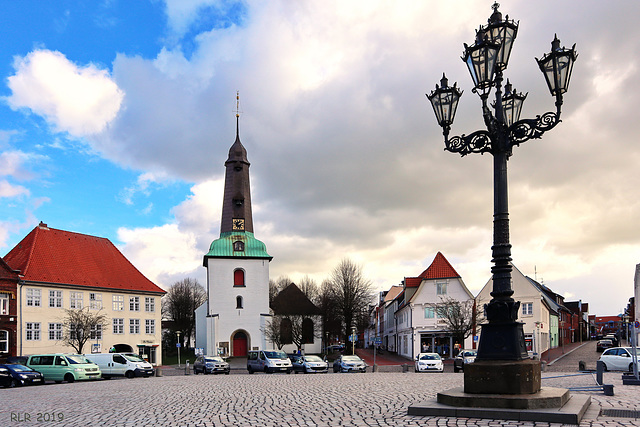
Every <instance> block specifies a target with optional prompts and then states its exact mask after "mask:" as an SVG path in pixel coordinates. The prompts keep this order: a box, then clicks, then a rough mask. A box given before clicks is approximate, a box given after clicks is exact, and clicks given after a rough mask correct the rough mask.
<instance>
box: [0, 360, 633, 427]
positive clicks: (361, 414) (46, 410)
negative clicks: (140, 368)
mask: <svg viewBox="0 0 640 427" xmlns="http://www.w3.org/2000/svg"><path fill="white" fill-rule="evenodd" d="M571 373H575V370H574V371H573V372H571ZM544 376H548V375H547V374H546V373H545V374H543V377H544ZM462 382H463V375H462V374H454V373H442V374H441V373H429V374H415V373H412V372H411V373H382V372H377V373H366V374H333V373H329V374H316V375H301V374H299V375H293V374H292V375H286V374H272V375H268V374H261V373H260V374H254V375H247V374H240V373H232V375H219V376H212V375H197V376H194V375H189V376H185V375H173V376H164V377H154V378H136V379H132V380H129V379H112V380H99V381H92V382H76V383H73V384H66V383H64V384H47V385H45V386H34V387H24V388H14V389H2V390H0V426H19V425H36V424H37V425H51V426H54V425H55V426H95V425H105V426H107V425H108V426H156V425H162V426H218V425H220V426H301V425H302V426H316V425H318V426H461V425H465V426H466V425H469V426H483V427H487V426H488V427H494V426H496V427H498V426H536V427H537V426H550V427H557V426H559V424H556V425H550V424H548V423H532V422H516V421H498V420H486V419H475V418H447V417H415V416H409V415H407V408H408V406H409V405H411V404H413V403H416V402H420V401H424V400H425V399H428V398H432V397H435V395H436V393H437V392H438V391H442V390H446V389H449V388H453V387H460V386H462ZM605 383H607V384H614V392H615V395H614V396H605V395H604V394H603V393H602V392H601V391H600V392H597V391H593V392H588V393H589V394H590V395H591V397H592V405H591V407H590V409H589V410H588V411H587V414H586V416H585V418H584V419H583V421H582V424H581V426H614V425H615V426H617V425H620V426H631V425H634V426H640V420H638V419H634V418H611V417H606V416H603V415H599V413H600V409H601V408H616V409H627V410H638V409H640V408H639V407H638V406H639V404H640V387H638V386H624V385H622V379H621V373H619V372H617V373H616V372H607V373H605ZM592 384H594V380H593V378H592V376H591V375H583V376H575V377H564V378H555V379H543V386H545V387H576V386H585V385H592ZM583 393H585V392H583Z"/></svg>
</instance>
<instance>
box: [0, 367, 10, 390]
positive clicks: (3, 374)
mask: <svg viewBox="0 0 640 427" xmlns="http://www.w3.org/2000/svg"><path fill="white" fill-rule="evenodd" d="M12 382H13V377H12V376H11V372H9V370H8V369H7V368H4V367H3V365H0V385H1V386H2V387H9V386H11V383H12Z"/></svg>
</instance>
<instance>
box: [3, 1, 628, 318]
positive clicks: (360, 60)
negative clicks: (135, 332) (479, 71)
mask: <svg viewBox="0 0 640 427" xmlns="http://www.w3.org/2000/svg"><path fill="white" fill-rule="evenodd" d="M450 3H451V4H449V3H447V4H444V2H438V1H425V2H413V1H406V2H405V1H399V2H371V1H366V0H362V1H355V0H354V1H353V2H341V1H337V0H336V1H329V0H327V1H314V0H310V1H305V2H290V1H285V0H282V1H278V0H274V1H270V2H263V1H257V0H256V1H252V0H246V1H226V0H219V1H216V0H165V1H162V0H137V1H126V2H125V1H121V0H104V1H97V2H82V1H56V2H43V1H20V2H3V3H2V5H1V6H0V23H1V25H0V36H1V39H2V40H3V43H2V44H0V75H1V77H2V78H1V79H0V81H1V84H0V97H1V98H0V101H1V102H0V199H1V201H2V203H1V204H0V252H2V253H3V254H4V253H6V252H8V251H9V250H10V249H11V248H12V247H13V246H14V245H15V244H16V243H17V242H19V241H20V239H22V238H23V237H24V236H25V235H26V234H27V233H28V232H29V231H30V230H31V229H32V228H33V227H34V226H36V225H37V224H38V222H39V221H43V222H45V223H47V224H48V225H49V226H50V227H53V228H58V229H65V230H70V231H76V232H81V233H87V234H92V235H97V236H102V237H107V238H109V239H110V240H112V241H113V242H114V243H115V244H116V245H118V247H119V248H120V249H121V250H122V251H123V253H124V254H125V255H126V256H127V257H128V258H129V259H130V260H131V261H132V262H133V263H134V265H136V266H137V267H138V268H139V269H140V270H141V271H142V272H143V273H144V274H145V275H147V276H148V277H149V278H150V279H152V280H154V281H155V282H156V283H158V284H159V285H160V286H163V287H167V286H169V285H171V284H172V283H173V282H175V281H177V280H181V279H182V278H184V277H195V278H197V279H198V280H199V281H200V282H201V283H203V284H204V283H205V282H206V280H205V275H204V274H205V272H204V268H203V267H202V256H203V255H204V254H205V253H206V252H207V249H208V246H209V244H210V243H211V241H212V240H214V239H215V238H216V237H218V235H219V222H220V208H221V201H222V177H223V173H224V161H225V160H226V156H227V152H228V149H229V147H230V146H231V144H232V143H233V141H234V139H235V117H234V112H233V110H234V109H235V95H236V91H240V98H241V101H240V102H241V110H242V113H243V114H242V115H241V118H240V137H241V140H242V142H243V144H244V145H245V147H246V148H247V150H248V156H249V161H250V162H251V164H252V165H251V178H252V196H253V204H254V223H255V229H256V237H257V238H259V239H260V240H262V241H264V242H265V243H266V245H267V248H268V251H269V252H270V254H271V255H273V256H274V259H273V261H272V263H271V276H272V278H277V277H279V276H282V275H287V276H289V277H290V278H291V279H292V280H294V281H295V280H299V279H300V278H301V277H302V276H304V275H308V276H309V277H311V278H313V279H314V280H316V281H317V282H318V283H319V282H321V281H322V280H323V279H324V278H326V277H328V275H329V272H330V271H331V269H332V268H333V267H335V265H337V263H338V261H339V260H340V259H341V258H344V257H350V258H352V259H353V260H354V261H356V262H358V263H359V264H361V265H362V266H363V269H364V273H365V275H366V276H367V277H369V278H370V279H371V280H372V281H373V283H374V285H375V287H376V288H377V289H388V288H389V287H390V286H392V285H395V284H398V283H400V281H401V280H402V279H403V278H404V277H406V276H416V275H418V274H419V273H420V272H422V271H423V270H424V269H425V268H426V267H427V266H428V265H429V264H430V263H431V261H432V260H433V258H434V257H435V254H436V253H437V252H438V251H441V252H442V253H443V254H444V255H445V257H447V259H448V260H449V261H450V262H451V263H452V265H453V266H454V268H456V270H457V271H458V272H459V273H460V274H461V275H462V277H463V280H464V281H465V283H466V284H467V286H468V287H469V288H470V289H471V291H472V292H473V293H474V294H475V293H477V292H478V291H479V290H480V288H481V287H482V286H484V284H485V283H486V282H487V280H488V279H489V269H490V259H491V257H490V246H491V220H492V203H491V200H492V184H491V178H492V171H491V169H492V164H491V163H492V162H491V159H490V158H489V157H488V156H478V155H472V156H467V157H464V158H460V157H459V156H457V155H454V154H452V153H447V152H444V151H443V141H442V134H441V129H440V128H439V127H438V126H437V124H436V122H435V119H434V117H433V114H432V111H431V107H430V106H429V104H428V101H427V100H426V98H425V96H424V94H425V93H427V92H430V91H431V90H432V89H433V88H434V87H435V84H436V83H438V82H439V80H440V77H441V76H442V72H443V71H444V72H446V73H447V77H449V80H450V82H458V85H459V86H460V87H461V88H462V89H464V91H465V92H464V95H463V97H462V99H461V101H460V107H459V110H458V115H457V117H456V122H455V123H454V126H453V129H452V134H454V135H456V134H457V135H459V134H462V133H466V134H469V133H471V132H473V131H474V130H476V129H479V128H480V127H481V126H482V120H481V115H480V102H479V100H478V98H477V97H476V96H475V95H474V94H473V93H472V92H471V85H470V80H469V76H468V71H467V70H466V67H465V66H464V64H463V63H462V62H461V61H460V54H461V53H462V50H463V43H465V42H466V43H469V44H470V43H472V41H473V38H474V29H476V28H477V27H478V26H479V25H480V24H484V23H485V22H486V19H487V18H488V17H489V15H490V14H491V8H490V5H491V3H492V2H478V1H471V0H469V1H460V2H455V4H454V3H453V2H450ZM639 9H640V5H639V4H637V3H636V2H626V1H613V2H606V3H603V2H601V1H597V0H586V1H585V0H568V1H566V2H561V3H558V2H555V1H551V0H542V1H540V2H528V1H524V0H522V1H518V0H513V1H512V0H509V1H504V2H502V4H501V7H500V10H501V11H502V12H503V14H508V15H509V16H510V17H511V18H512V19H516V20H519V21H520V29H519V33H518V38H517V39H516V42H515V44H514V49H513V52H512V56H511V61H510V64H509V67H508V69H507V71H506V76H507V77H509V78H510V80H511V81H512V83H513V84H514V86H515V87H516V88H517V89H518V90H519V91H523V92H529V96H528V98H527V101H526V103H525V107H524V112H523V117H534V116H535V115H536V114H542V113H544V112H545V111H551V110H553V109H554V106H553V99H552V98H551V96H549V94H548V91H547V89H546V86H545V84H544V79H543V78H542V75H541V73H540V72H539V70H538V69H537V66H536V64H535V62H534V57H541V56H542V55H544V53H545V52H547V51H548V50H549V48H550V42H551V40H552V38H553V36H554V34H555V33H557V34H558V37H559V38H560V40H561V41H562V44H563V45H566V46H571V45H572V44H573V43H577V50H578V52H579V57H578V61H577V63H576V67H575V69H574V75H573V78H572V81H571V86H570V90H569V93H568V94H567V95H566V97H565V103H564V106H563V122H562V123H561V124H560V125H559V126H557V127H556V128H555V129H554V130H553V131H551V132H548V133H547V134H545V136H544V137H543V138H542V139H541V140H536V141H530V142H527V143H525V144H523V145H522V146H521V147H518V148H516V149H515V150H514V156H513V157H512V158H511V160H510V161H509V180H510V195H509V196H510V208H511V210H510V213H511V242H512V245H513V259H514V263H515V264H516V266H517V267H518V268H519V269H520V270H521V271H522V272H523V273H524V274H526V275H529V276H531V277H533V276H534V275H536V277H537V278H538V279H539V280H543V281H544V283H545V284H546V285H547V286H549V287H550V288H552V289H554V290H555V291H556V292H559V293H561V294H564V295H565V297H566V298H567V300H573V299H582V300H583V301H585V302H589V303H590V304H591V311H592V313H595V314H598V315H609V314H616V313H618V312H619V311H620V310H621V309H622V308H623V307H624V306H625V305H626V303H627V301H628V298H629V297H631V296H632V295H633V274H634V270H635V264H637V263H639V262H640V234H639V233H637V221H638V218H640V197H639V196H640V194H639V191H640V190H638V188H640V186H639V185H638V184H640V181H639V179H640V178H639V175H638V171H637V165H638V164H639V162H640V146H639V145H638V144H637V142H636V140H637V131H636V128H637V124H636V122H637V118H636V115H637V114H636V113H635V111H636V110H637V99H639V97H640V90H639V88H638V81H639V79H638V78H637V77H638V72H639V71H638V70H639V69H640V67H639V66H638V58H640V55H638V53H640V37H639V35H638V31H640V30H638V29H637V28H636V27H637V25H636V23H635V20H634V19H635V17H637V16H640V14H639V12H640V10H639ZM620 34H624V35H625V36H624V37H620ZM603 286H606V288H607V289H608V290H609V291H608V292H606V293H603V292H602V289H603Z"/></svg>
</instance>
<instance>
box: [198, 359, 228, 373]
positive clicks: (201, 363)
mask: <svg viewBox="0 0 640 427" xmlns="http://www.w3.org/2000/svg"><path fill="white" fill-rule="evenodd" d="M230 371H231V367H230V366H229V364H228V363H227V362H225V361H224V359H223V358H222V357H219V356H198V358H197V359H196V361H195V362H193V373H194V374H196V375H197V374H198V372H202V373H203V374H205V375H206V374H225V375H229V372H230Z"/></svg>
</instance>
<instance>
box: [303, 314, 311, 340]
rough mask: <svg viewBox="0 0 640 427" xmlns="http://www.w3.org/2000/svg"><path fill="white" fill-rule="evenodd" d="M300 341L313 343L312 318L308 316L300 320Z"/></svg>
mask: <svg viewBox="0 0 640 427" xmlns="http://www.w3.org/2000/svg"><path fill="white" fill-rule="evenodd" d="M302 343H303V344H313V320H311V319H309V318H306V319H304V320H303V321H302Z"/></svg>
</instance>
